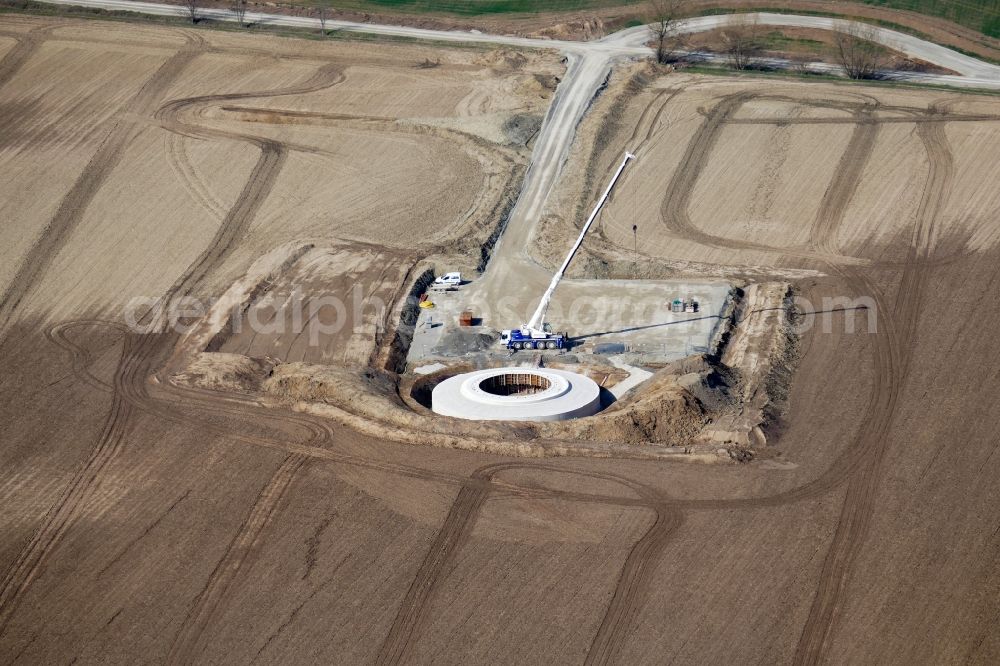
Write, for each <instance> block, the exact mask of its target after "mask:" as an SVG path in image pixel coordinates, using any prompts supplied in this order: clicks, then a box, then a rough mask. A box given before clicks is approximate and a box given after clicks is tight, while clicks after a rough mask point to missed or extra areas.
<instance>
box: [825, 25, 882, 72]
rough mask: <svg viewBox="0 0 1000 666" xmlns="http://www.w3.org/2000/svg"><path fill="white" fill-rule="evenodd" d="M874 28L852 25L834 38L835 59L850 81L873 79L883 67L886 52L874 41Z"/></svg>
mask: <svg viewBox="0 0 1000 666" xmlns="http://www.w3.org/2000/svg"><path fill="white" fill-rule="evenodd" d="M877 37H878V33H877V31H876V30H875V27H874V26H870V25H859V24H857V23H852V24H850V25H848V26H847V27H846V28H845V29H844V30H843V31H838V32H837V34H836V37H835V41H836V44H837V59H838V60H839V61H840V65H841V67H843V68H844V71H845V72H846V73H847V76H849V77H851V78H852V79H873V78H875V77H876V76H877V75H878V72H879V70H881V69H882V68H883V67H885V55H886V50H885V49H884V48H882V46H880V45H879V44H878V43H876V41H875V39H876V38H877Z"/></svg>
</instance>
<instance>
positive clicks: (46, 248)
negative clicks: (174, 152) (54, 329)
mask: <svg viewBox="0 0 1000 666" xmlns="http://www.w3.org/2000/svg"><path fill="white" fill-rule="evenodd" d="M199 53H200V51H199V50H197V49H196V48H185V49H182V50H180V51H177V52H176V53H175V54H174V55H173V56H171V57H170V58H168V59H167V60H166V62H164V63H163V64H162V65H160V67H159V68H158V69H157V70H156V71H155V72H154V73H153V75H152V76H151V77H150V78H149V79H148V80H147V81H146V82H145V84H143V86H142V88H140V89H139V92H137V93H136V94H135V96H134V97H133V98H132V99H131V100H129V102H128V103H127V104H126V105H125V107H124V108H123V109H122V112H121V113H119V114H118V116H117V117H116V118H115V120H114V122H113V124H112V126H111V128H110V130H109V131H108V133H107V135H106V136H105V138H104V140H103V141H102V142H101V145H100V146H99V147H98V149H97V151H96V152H95V153H94V155H93V156H92V157H91V158H90V160H89V161H88V162H87V165H86V166H85V167H84V169H83V172H82V173H81V174H80V175H79V176H78V177H77V179H76V181H75V182H74V183H73V186H72V188H71V189H70V191H69V192H68V193H67V194H66V195H65V196H64V197H63V199H62V201H61V202H60V204H59V208H58V209H57V210H56V213H55V215H53V217H52V219H50V220H49V222H48V223H47V224H46V225H45V228H44V229H43V230H42V231H41V233H40V234H39V237H38V239H37V240H36V241H35V242H34V244H33V245H32V246H31V249H30V250H28V252H27V253H26V254H25V255H24V256H22V257H21V260H20V262H19V263H18V267H17V270H16V271H15V273H14V276H13V277H12V278H11V281H10V284H9V285H8V286H7V289H6V290H5V291H4V293H3V296H2V297H0V341H2V339H3V337H5V336H6V333H7V331H8V330H9V327H10V326H11V324H12V323H13V322H14V317H15V315H16V313H17V311H18V308H19V306H20V305H21V303H22V302H23V301H24V299H25V298H26V297H27V296H28V295H29V294H30V293H31V291H32V290H33V289H34V288H35V287H36V286H37V284H38V282H39V280H40V279H41V277H42V276H43V275H44V274H45V272H46V270H47V269H48V267H49V265H50V264H51V263H52V260H53V259H54V258H55V256H56V255H57V254H58V253H59V251H60V250H61V249H62V248H63V246H64V245H65V244H66V242H67V241H68V240H69V238H70V236H71V235H72V233H73V231H74V229H76V227H77V226H78V225H79V223H80V220H82V219H83V216H84V214H85V213H86V210H87V207H88V206H89V205H90V202H91V201H93V199H94V196H95V195H96V194H97V192H98V191H99V190H100V189H101V187H102V186H103V185H104V183H105V181H106V180H107V179H108V176H109V175H110V174H111V172H112V171H113V170H114V168H115V167H116V166H117V165H118V162H119V161H120V160H121V157H122V155H123V154H124V152H125V149H126V148H127V147H128V145H129V143H131V141H132V139H134V138H135V137H136V136H137V135H138V134H139V133H140V132H142V131H143V126H142V124H141V123H139V122H135V121H132V120H130V119H129V116H132V115H137V116H142V115H145V114H148V113H149V112H151V111H152V109H153V108H155V105H156V104H158V103H159V98H160V96H161V95H162V94H163V93H164V92H166V90H167V89H168V88H169V87H170V85H171V84H172V83H173V82H174V81H175V80H176V79H177V77H178V76H179V75H180V74H181V72H183V71H184V69H185V68H186V67H187V66H188V64H190V63H191V62H192V61H193V60H194V58H195V57H197V56H198V54H199Z"/></svg>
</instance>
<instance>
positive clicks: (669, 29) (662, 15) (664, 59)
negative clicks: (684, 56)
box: [650, 0, 683, 65]
mask: <svg viewBox="0 0 1000 666" xmlns="http://www.w3.org/2000/svg"><path fill="white" fill-rule="evenodd" d="M650 6H651V8H652V9H651V14H650V19H651V20H650V23H651V26H650V27H651V28H652V30H653V41H654V42H655V44H656V62H658V63H660V64H661V65H662V64H665V63H668V62H673V61H674V60H676V59H677V53H678V51H680V50H681V47H682V46H683V36H682V35H681V33H680V29H679V28H680V26H679V19H680V15H681V0H653V1H652V2H651V3H650Z"/></svg>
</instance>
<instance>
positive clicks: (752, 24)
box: [722, 14, 760, 70]
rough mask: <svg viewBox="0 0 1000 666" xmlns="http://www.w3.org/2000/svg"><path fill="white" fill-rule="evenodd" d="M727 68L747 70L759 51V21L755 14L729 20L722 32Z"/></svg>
mask: <svg viewBox="0 0 1000 666" xmlns="http://www.w3.org/2000/svg"><path fill="white" fill-rule="evenodd" d="M722 42H723V44H724V45H725V49H726V57H727V58H728V59H729V66H730V67H732V68H733V69H739V70H743V69H747V68H749V67H750V65H751V64H752V63H753V59H754V57H755V56H756V55H757V53H758V52H759V51H760V21H759V20H758V18H757V16H756V15H755V14H742V15H738V16H734V17H733V18H732V19H730V21H729V24H728V25H727V26H726V28H724V29H723V30H722Z"/></svg>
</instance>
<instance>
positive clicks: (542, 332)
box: [500, 151, 635, 350]
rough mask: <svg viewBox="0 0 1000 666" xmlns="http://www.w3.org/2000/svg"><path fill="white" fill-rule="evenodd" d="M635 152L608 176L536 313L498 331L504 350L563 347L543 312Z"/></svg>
mask: <svg viewBox="0 0 1000 666" xmlns="http://www.w3.org/2000/svg"><path fill="white" fill-rule="evenodd" d="M634 159H635V155H633V154H632V153H630V152H628V151H626V152H625V159H623V160H622V163H621V164H620V165H618V170H617V171H615V175H614V176H612V177H611V182H610V183H608V187H607V189H606V190H604V195H603V196H601V198H600V200H598V202H597V205H596V206H594V210H593V212H591V213H590V217H588V218H587V222H586V223H585V224H584V225H583V229H581V230H580V236H579V237H578V238H577V239H576V243H574V244H573V247H572V248H571V249H570V251H569V254H568V255H566V260H565V261H563V263H562V266H560V268H559V270H558V271H556V274H555V275H553V276H552V282H550V283H549V288H548V289H546V290H545V294H544V295H543V296H542V300H541V301H540V302H539V303H538V307H537V308H536V309H535V314H533V315H532V316H531V319H530V320H529V321H528V323H527V324H522V325H521V327H520V328H515V329H506V330H503V331H500V344H502V345H504V346H505V347H507V349H514V350H516V349H562V348H563V347H564V346H565V345H566V336H565V335H563V334H562V333H553V332H552V327H551V326H549V325H548V324H547V323H544V319H545V311H546V310H547V309H548V307H549V302H550V301H551V300H552V294H553V293H554V292H555V290H556V287H557V286H559V281H560V280H562V278H563V275H564V274H565V273H566V268H567V267H568V266H569V262H571V261H572V260H573V255H575V254H576V251H577V250H579V249H580V245H581V244H582V243H583V237H584V236H586V235H587V231H588V230H589V229H590V226H591V225H592V224H593V223H594V220H595V219H597V214H598V213H600V212H601V208H603V207H604V204H605V202H606V201H607V200H608V196H609V195H610V194H611V188H613V187H614V186H615V183H616V182H618V177H619V176H621V175H622V172H623V171H624V170H625V166H626V165H627V164H628V161H629V160H634Z"/></svg>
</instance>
